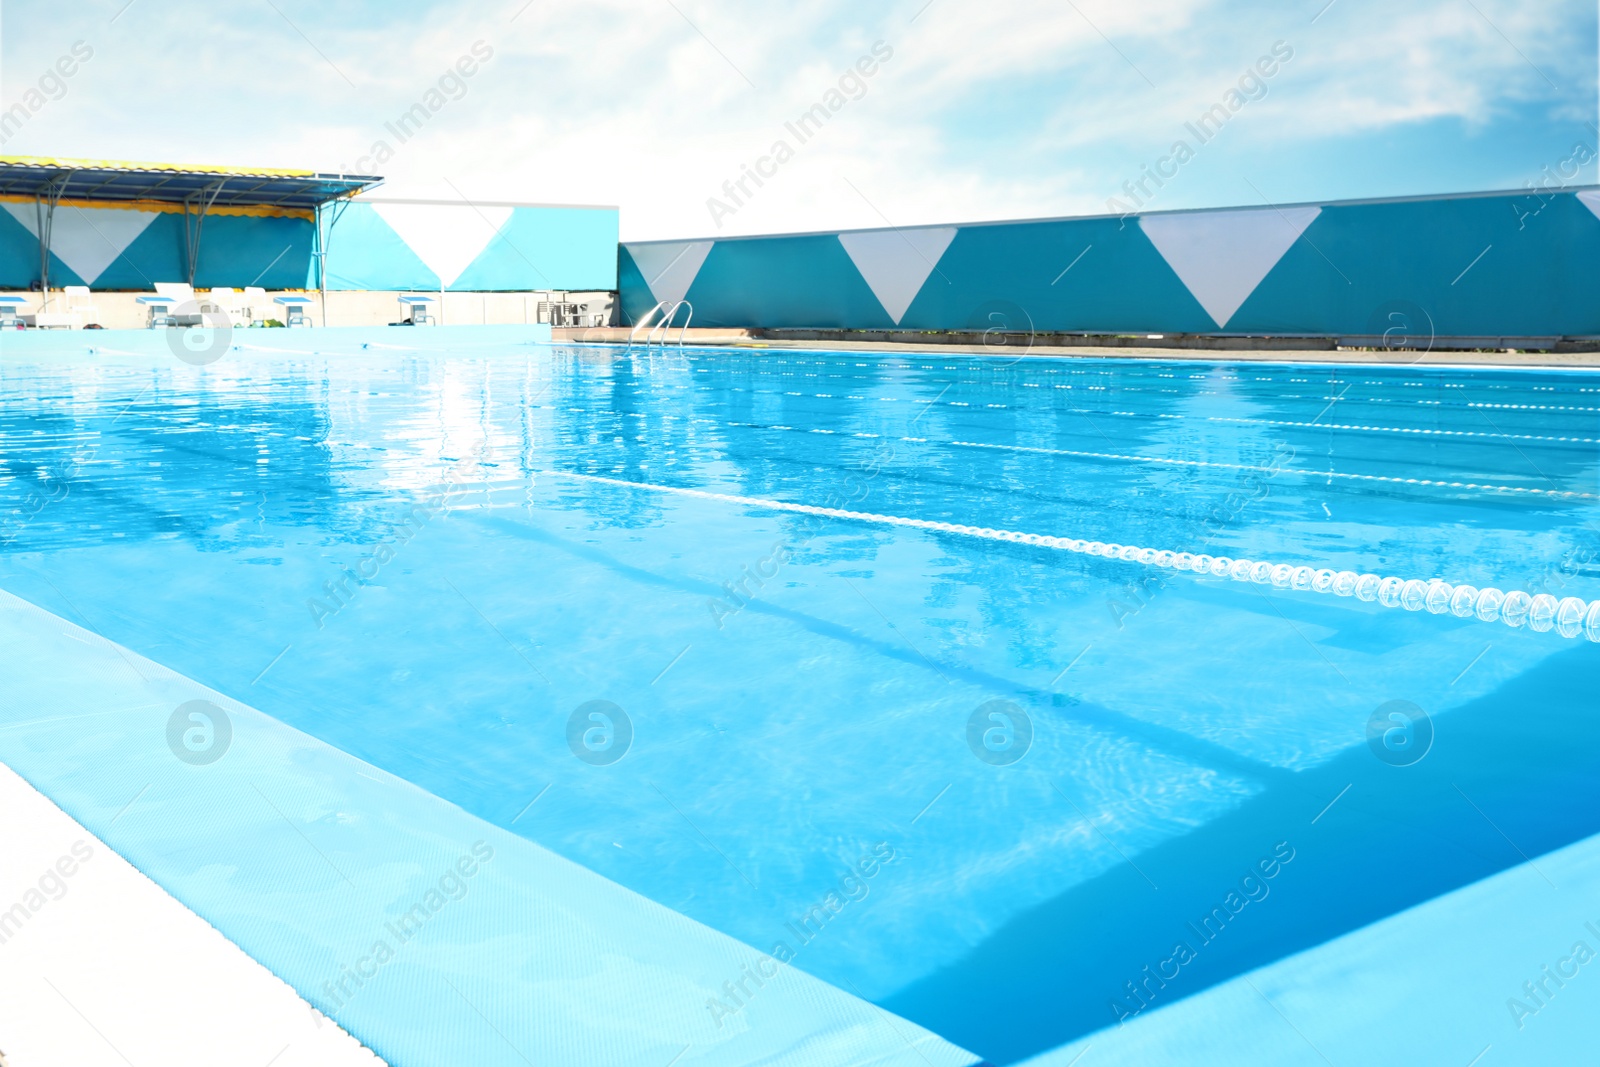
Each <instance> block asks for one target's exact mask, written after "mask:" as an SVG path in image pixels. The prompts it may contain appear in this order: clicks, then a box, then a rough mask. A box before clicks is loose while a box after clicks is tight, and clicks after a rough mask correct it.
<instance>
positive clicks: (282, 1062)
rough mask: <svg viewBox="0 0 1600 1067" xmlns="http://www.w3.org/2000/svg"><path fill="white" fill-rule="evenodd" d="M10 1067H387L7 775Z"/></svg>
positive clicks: (4, 873)
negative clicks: (227, 1066) (156, 1066)
mask: <svg viewBox="0 0 1600 1067" xmlns="http://www.w3.org/2000/svg"><path fill="white" fill-rule="evenodd" d="M0 1048H3V1049H4V1052H3V1054H0V1055H3V1057H4V1060H3V1062H5V1063H6V1064H8V1065H9V1067H60V1065H68V1064H70V1065H71V1067H129V1065H130V1064H131V1065H134V1067H147V1065H160V1067H216V1065H217V1064H234V1065H237V1067H268V1065H269V1064H270V1065H271V1067H378V1065H380V1064H381V1063H382V1061H381V1060H379V1059H378V1057H377V1056H375V1055H373V1054H372V1053H371V1052H370V1051H368V1050H367V1049H366V1048H364V1047H362V1046H361V1045H360V1044H359V1043H358V1042H357V1041H356V1040H355V1039H354V1038H353V1037H351V1036H350V1035H349V1034H347V1033H345V1032H344V1031H343V1030H341V1029H340V1028H339V1027H338V1026H337V1025H336V1024H334V1023H333V1022H332V1021H331V1020H329V1019H327V1018H325V1017H324V1016H322V1015H320V1014H318V1013H317V1012H316V1011H314V1010H313V1009H312V1007H311V1005H309V1004H307V1003H306V1002H305V1001H304V1000H302V999H301V998H300V997H299V996H298V995H296V993H295V992H294V990H292V989H290V988H289V986H288V985H287V984H286V983H284V982H283V981H281V980H280V979H278V978H277V977H275V976H274V975H273V974H272V973H271V972H270V971H268V970H267V969H266V968H265V967H263V966H261V964H259V963H257V962H256V961H255V960H253V959H251V958H250V957H249V956H247V955H245V953H244V951H243V950H241V949H240V948H238V947H237V946H236V945H234V944H233V943H232V942H231V941H229V940H228V939H227V938H225V937H223V936H222V935H221V934H220V933H218V932H217V931H216V930H214V929H213V928H212V927H211V926H210V925H208V924H207V923H206V922H205V920H203V919H201V918H200V917H199V916H198V915H196V914H195V913H194V912H192V911H190V910H189V909H188V908H186V907H184V906H183V905H182V904H180V903H179V902H178V901H176V900H174V899H173V898H172V897H171V896H169V895H168V894H167V892H166V891H165V890H163V889H162V888H161V887H159V886H157V885H156V884H155V883H154V882H152V881H151V880H150V879H148V878H146V877H145V876H144V875H142V874H140V873H139V872H138V871H137V870H135V869H134V868H133V866H132V865H130V864H129V863H128V862H127V861H126V860H124V859H123V858H122V857H121V856H119V855H117V854H116V853H115V852H113V851H112V850H111V849H110V848H108V847H107V846H106V845H105V844H104V843H102V842H101V841H100V839H99V838H97V837H95V836H94V835H93V834H91V833H89V832H88V831H87V830H85V829H84V828H83V827H82V826H80V825H79V824H78V823H77V822H75V821H73V819H72V818H71V817H70V816H68V815H67V814H66V813H65V812H63V811H62V810H61V809H60V808H58V807H56V806H55V805H54V804H52V803H51V802H50V801H49V800H48V799H47V798H46V797H45V796H44V795H43V794H41V793H39V792H38V791H37V790H35V789H34V788H33V787H32V786H31V785H29V784H28V783H27V782H25V781H23V779H22V778H21V777H20V776H18V775H17V774H16V773H15V772H13V771H12V770H11V769H10V768H9V767H6V766H5V765H4V764H0Z"/></svg>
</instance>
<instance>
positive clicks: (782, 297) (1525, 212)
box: [618, 188, 1600, 347]
mask: <svg viewBox="0 0 1600 1067" xmlns="http://www.w3.org/2000/svg"><path fill="white" fill-rule="evenodd" d="M619 260H620V262H619V272H618V279H619V284H620V285H621V303H622V309H623V314H624V316H626V317H627V319H628V320H629V321H636V320H637V319H638V318H639V317H640V316H642V315H643V314H645V313H646V312H647V311H648V310H649V309H650V308H651V307H653V306H654V305H655V303H656V302H657V301H658V300H667V301H674V300H678V299H685V298H686V299H688V300H689V302H690V303H691V304H692V305H693V307H694V325H696V326H748V327H768V328H774V327H818V328H843V329H893V328H901V329H911V330H977V331H982V330H990V329H1004V330H1030V329H1031V330H1036V331H1052V332H1053V331H1063V332H1085V333H1113V334H1116V333H1123V334H1143V333H1188V334H1248V335H1275V336H1293V335H1305V336H1318V337H1326V336H1334V337H1353V336H1378V335H1386V334H1387V335H1389V338H1390V341H1391V343H1392V344H1394V345H1395V346H1397V347H1398V346H1401V345H1407V344H1412V345H1415V344H1421V343H1423V342H1425V341H1427V340H1428V339H1430V338H1435V337H1437V338H1449V337H1463V338H1465V337H1473V338H1483V337H1505V338H1510V337H1526V338H1545V337H1578V336H1596V335H1600V299H1596V297H1597V295H1600V189H1593V188H1584V189H1569V190H1565V191H1561V192H1545V193H1543V194H1542V195H1534V194H1532V193H1487V194H1473V195H1462V196H1447V197H1429V198H1413V199H1397V200H1386V201H1349V202H1342V203H1328V204H1311V205H1296V206H1288V207H1259V208H1244V209H1226V210H1202V211H1175V212H1161V213H1154V214H1147V215H1140V216H1129V217H1127V218H1118V217H1116V216H1109V217H1093V218H1070V219H1045V220H1031V221H1023V222H1004V223H980V224H973V225H962V226H924V227H916V228H910V229H883V230H857V231H847V232H838V233H815V234H796V235H784V236H772V237H744V238H728V239H711V240H703V241H651V242H630V243H628V244H626V245H624V246H623V247H622V251H621V254H620V256H619ZM680 321H681V320H680Z"/></svg>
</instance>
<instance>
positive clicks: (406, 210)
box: [372, 202, 512, 289]
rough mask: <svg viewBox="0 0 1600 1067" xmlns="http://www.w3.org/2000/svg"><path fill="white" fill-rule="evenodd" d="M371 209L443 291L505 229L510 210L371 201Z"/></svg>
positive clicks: (464, 205)
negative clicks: (435, 275) (408, 249)
mask: <svg viewBox="0 0 1600 1067" xmlns="http://www.w3.org/2000/svg"><path fill="white" fill-rule="evenodd" d="M372 210H373V211H375V212H377V213H378V217H379V218H381V219H382V220H383V221H384V222H386V223H388V224H389V228H390V229H391V230H393V231H394V232H395V233H396V234H398V235H399V237H400V240H402V241H404V242H405V243H406V246H407V247H408V248H410V249H411V251H413V252H415V253H416V254H417V258H418V259H420V260H422V262H423V264H424V265H425V266H426V267H427V268H428V269H429V270H431V271H433V273H435V274H437V275H438V276H439V284H440V286H442V287H443V288H446V289H448V288H449V287H450V286H452V285H454V284H455V283H456V279H457V278H459V277H461V275H462V274H463V273H465V271H466V269H467V268H468V267H470V266H472V261H473V260H475V259H477V258H478V256H479V255H481V254H482V253H483V250H484V249H485V248H487V247H488V246H489V242H490V241H492V240H494V239H495V237H497V236H498V235H499V233H500V231H501V230H502V229H504V228H505V224H506V222H507V221H509V220H510V218H511V211H512V209H511V208H509V207H476V206H474V205H472V204H405V203H382V202H373V203H372Z"/></svg>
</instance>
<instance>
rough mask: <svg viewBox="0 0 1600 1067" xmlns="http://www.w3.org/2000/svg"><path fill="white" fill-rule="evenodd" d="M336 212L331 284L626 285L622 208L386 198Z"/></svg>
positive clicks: (357, 286)
mask: <svg viewBox="0 0 1600 1067" xmlns="http://www.w3.org/2000/svg"><path fill="white" fill-rule="evenodd" d="M332 210H333V211H339V212H341V214H339V216H338V219H337V221H336V222H334V223H333V224H332V227H331V236H330V238H329V241H328V288H329V289H376V290H383V289H420V290H437V289H440V288H445V289H459V290H466V291H474V292H477V291H496V290H502V291H517V290H529V289H568V290H585V289H592V290H606V291H609V290H614V289H615V288H616V287H617V255H616V248H617V209H616V208H591V207H561V206H531V205H519V204H484V203H479V204H464V203H441V202H438V201H417V200H382V199H378V200H357V201H353V202H351V203H350V204H349V205H348V206H347V207H343V208H334V209H332ZM324 225H327V224H326V223H325V224H324ZM312 275H313V277H314V276H315V271H313V272H312Z"/></svg>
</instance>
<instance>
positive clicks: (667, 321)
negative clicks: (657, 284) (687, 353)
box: [644, 300, 694, 348]
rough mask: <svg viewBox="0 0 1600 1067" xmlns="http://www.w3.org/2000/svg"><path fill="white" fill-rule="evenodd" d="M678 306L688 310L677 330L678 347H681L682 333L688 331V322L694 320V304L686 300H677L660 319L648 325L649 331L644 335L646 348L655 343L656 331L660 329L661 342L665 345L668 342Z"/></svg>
mask: <svg viewBox="0 0 1600 1067" xmlns="http://www.w3.org/2000/svg"><path fill="white" fill-rule="evenodd" d="M664 303H665V301H663V304H664ZM660 306H662V305H657V307H660ZM679 308H686V309H688V312H689V314H688V317H687V318H685V319H684V320H683V326H682V327H680V328H679V330H678V347H679V348H682V347H683V338H684V335H685V334H687V333H688V332H689V323H691V322H693V321H694V305H693V304H691V303H689V301H687V300H679V301H677V302H676V303H674V304H673V305H672V306H670V307H668V308H667V309H666V313H665V314H663V315H662V316H661V320H660V321H659V322H657V323H656V324H655V325H654V326H652V327H650V332H649V333H647V334H645V335H644V344H645V347H646V348H649V347H650V346H651V345H653V344H655V343H656V332H657V331H660V333H661V344H662V345H663V346H665V345H666V344H667V343H668V340H667V339H668V336H669V335H670V332H671V330H672V320H673V319H675V318H676V317H677V315H678V309H679ZM652 310H654V309H652Z"/></svg>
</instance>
